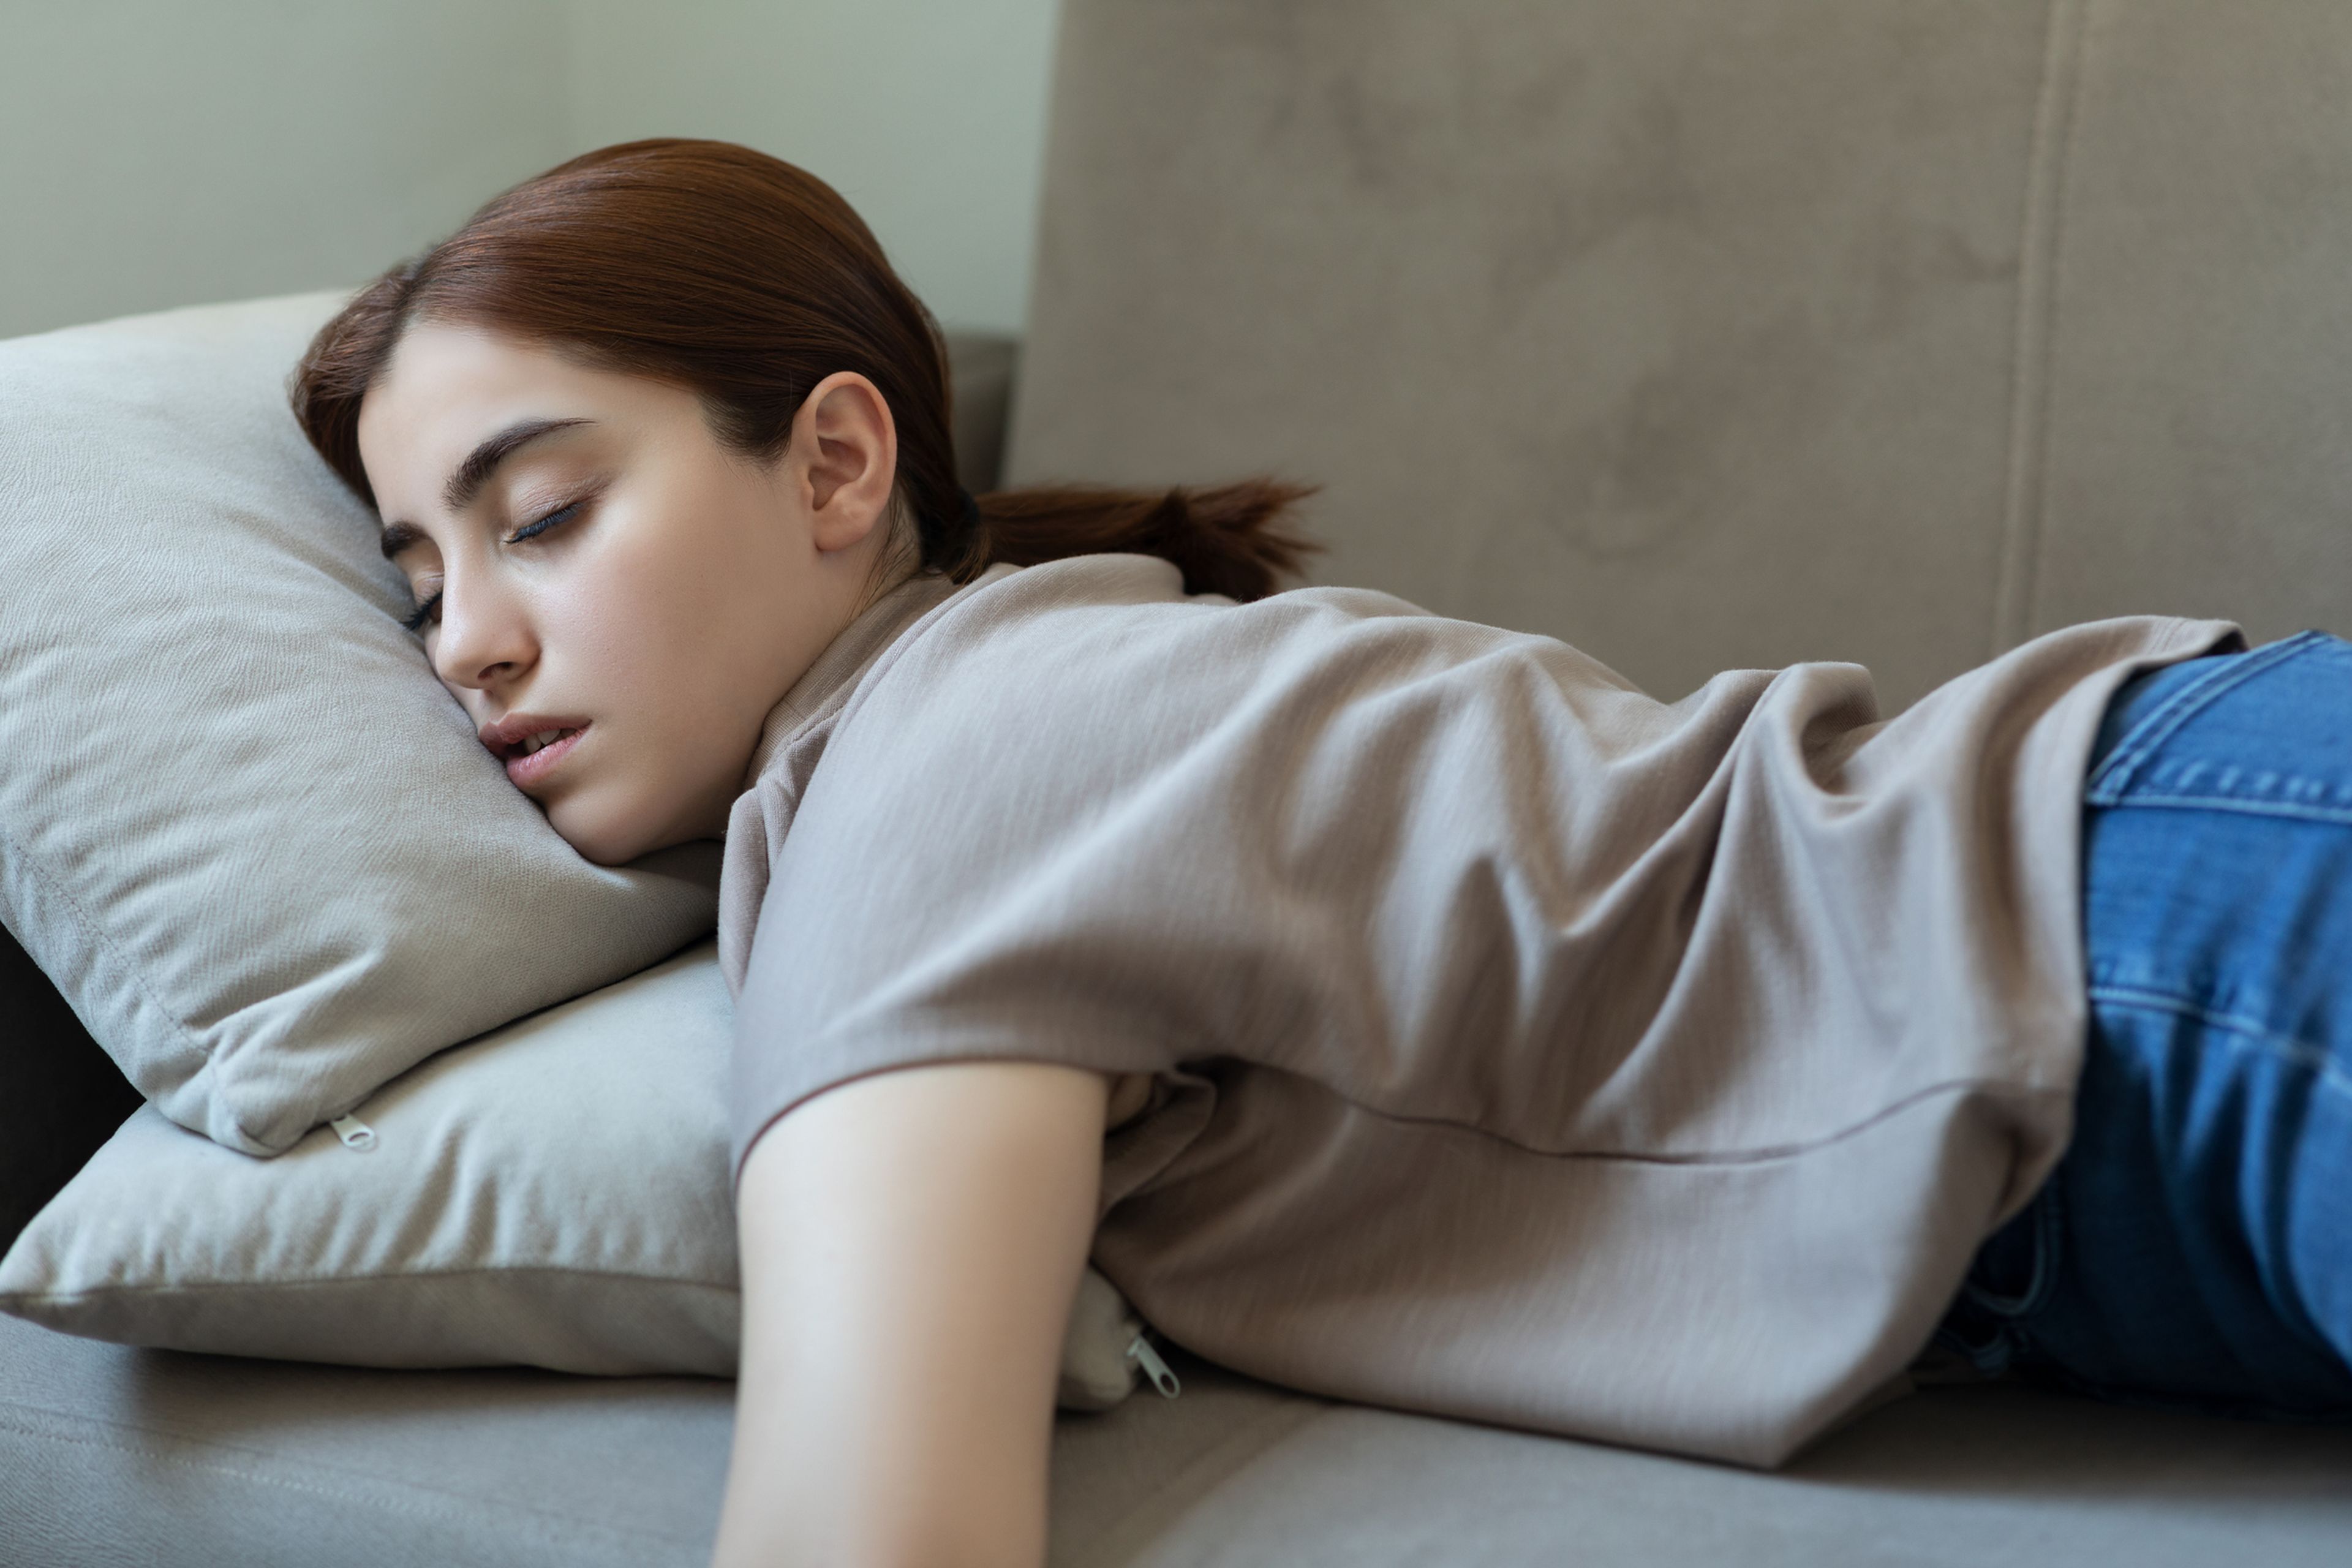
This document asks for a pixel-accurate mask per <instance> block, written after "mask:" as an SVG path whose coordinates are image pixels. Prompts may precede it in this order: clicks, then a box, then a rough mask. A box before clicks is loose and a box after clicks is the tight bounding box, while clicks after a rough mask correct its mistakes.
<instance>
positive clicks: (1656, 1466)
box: [0, 0, 2352, 1568]
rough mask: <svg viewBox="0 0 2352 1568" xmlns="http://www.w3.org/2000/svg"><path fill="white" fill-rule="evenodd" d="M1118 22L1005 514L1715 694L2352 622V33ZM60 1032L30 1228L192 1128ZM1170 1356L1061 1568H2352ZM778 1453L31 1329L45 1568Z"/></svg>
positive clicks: (2219, 1486)
mask: <svg viewBox="0 0 2352 1568" xmlns="http://www.w3.org/2000/svg"><path fill="white" fill-rule="evenodd" d="M1061 28H1062V30H1061V36H1060V42H1059V52H1058V55H1057V62H1056V69H1055V89H1054V92H1055V100H1054V106H1053V121H1052V131H1051V133H1050V138H1049V146H1048V150H1047V168H1046V178H1045V195H1044V206H1043V216H1042V219H1041V228H1040V233H1039V250H1038V259H1037V264H1036V273H1035V277H1034V284H1033V300H1034V305H1033V310H1032V314H1031V323H1030V327H1029V330H1028V333H1027V336H1026V338H1025V340H1024V342H1022V343H1021V344H1020V345H1018V349H1019V352H1018V358H1017V367H1016V362H1015V360H1014V358H1013V352H1012V345H1008V344H1005V343H1002V342H986V341H978V340H963V341H960V342H958V344H957V345H956V347H957V354H956V358H957V362H958V363H957V374H958V399H959V416H958V442H959V451H960V458H961V462H962V464H963V466H964V468H965V471H966V478H967V482H968V483H973V484H975V485H977V484H983V483H985V482H986V481H987V480H988V479H989V478H990V477H991V476H992V474H995V473H1000V472H1001V475H1002V478H1003V481H1004V482H1008V483H1019V482H1023V481H1026V480H1038V479H1094V480H1103V481H1108V482H1115V483H1123V484H1160V483H1168V482H1176V481H1184V480H1202V479H1219V478H1223V477H1227V476H1232V475H1237V474H1242V473H1250V472H1274V473H1278V474H1281V475H1283V476H1286V477H1290V478H1296V479H1305V480H1309V481H1313V482H1316V483H1318V484H1320V485H1321V486H1322V489H1321V490H1320V492H1319V494H1318V496H1317V497H1316V498H1315V500H1314V501H1313V502H1312V503H1311V505H1310V509H1309V512H1308V516H1307V522H1308V525H1309V527H1310V528H1311V529H1312V530H1313V531H1315V532H1316V533H1318V535H1319V536H1320V537H1321V538H1323V539H1324V540H1325V541H1327V542H1328V543H1329V545H1330V547H1331V548H1330V550H1329V552H1328V554H1327V555H1325V556H1324V557H1322V558H1321V559H1320V560H1319V561H1318V564H1317V566H1316V569H1315V570H1316V575H1317V576H1318V578H1319V579H1321V580H1325V581H1345V582H1353V583H1360V584H1368V585H1370V586H1375V587H1380V588H1385V589H1389V590H1391V591H1393V592H1396V593H1399V594H1402V595H1405V596H1406V597H1409V598H1411V599H1413V600H1414V601H1416V602H1418V603H1420V604H1422V605H1425V606H1427V607H1428V608H1430V609H1432V610H1435V611H1438V612H1441V613H1445V614H1450V615H1458V616H1469V617H1472V618H1476V619H1481V620H1487V621H1492V622H1496V623H1497V624H1503V625H1508V626H1518V627H1524V628H1527V629H1531V630H1536V631H1541V632H1546V633H1550V634H1553V635H1557V636H1559V637H1564V638H1566V639H1568V640H1570V641H1571V642H1573V643H1575V644H1577V645H1578V646H1579V647H1582V648H1584V649H1586V650H1587V651H1589V652H1591V653H1593V654H1594V655H1596V656H1598V657H1599V658H1602V659H1604V660H1606V661H1607V662H1609V663H1610V664H1612V666H1614V667H1615V668H1618V669H1620V670H1622V672H1624V673H1625V674H1626V675H1628V676H1629V677H1631V678H1632V679H1634V680H1636V681H1637V682H1639V683H1640V684H1642V685H1643V687H1644V688H1646V689H1650V690H1652V691H1654V692H1656V693H1659V694H1661V695H1679V694H1680V693H1682V692H1683V691H1685V690H1687V689H1690V688H1692V687H1693V686H1695V685H1696V683H1697V682H1698V681H1700V680H1701V679H1704V678H1705V677H1706V675H1708V674H1710V673H1712V672H1713V671H1715V670H1717V669H1718V668H1730V667H1743V666H1746V667H1753V666H1776V665H1780V664H1785V663H1789V662H1791V661H1796V660H1801V659H1815V658H1838V659H1853V660H1858V661H1859V662H1862V663H1864V664H1865V665H1866V666H1868V667H1869V668H1871V669H1872V670H1873V671H1874V673H1875V674H1876V675H1877V677H1878V679H1879V687H1880V690H1881V693H1882V696H1883V698H1884V700H1885V706H1886V708H1887V709H1888V710H1890V711H1891V710H1895V709H1897V708H1900V707H1901V706H1903V705H1904V704H1905V703H1906V702H1908V701H1909V700H1912V699H1914V698H1916V697H1917V696H1918V695H1919V694H1920V693H1921V692H1923V691H1925V690H1926V689H1928V688H1929V687H1930V686H1932V685H1934V684H1935V683H1936V682H1937V681H1938V680H1941V679H1945V678H1948V677H1949V676H1951V675H1953V674H1955V673H1958V671H1960V670H1962V669H1965V668H1969V667H1970V666H1971V665H1973V664H1976V663H1979V662H1980V661H1982V660H1983V659H1985V658H1989V657H1990V656H1991V655H1993V654H1995V653H1997V652H1999V651H2000V650H2001V649H2003V648H2005V647H2010V646H2012V645H2013V644H2015V643H2016V642H2018V641H2020V640H2021V639H2022V638H2024V637H2030V636H2032V635H2033V634H2034V633H2036V632H2038V631H2041V630H2043V629H2046V628H2048V627H2051V626H2058V625H2063V624H2066V623H2068V622H2072V621H2077V620H2084V619H2089V618H2095V617H2097V616H2105V615H2110V614H2120V613H2126V612H2137V611H2150V612H2165V613H2179V614H2189V615H2199V616H2226V617H2229V618H2231V619H2235V620H2237V621H2239V622H2241V623H2242V625H2244V626H2246V628H2247V630H2248V632H2249V634H2250V636H2252V637H2253V638H2255V639H2256V640H2262V639H2267V638H2270V637H2276V636H2279V635H2281V634H2283V633H2285V632H2287V631H2290V630H2293V629H2295V628H2297V627H2301V626H2321V627H2325V628H2327V629H2331V630H2336V631H2339V632H2352V533H2348V532H2347V525H2346V523H2345V521H2343V519H2342V516H2341V510H2342V508H2343V502H2344V497H2345V496H2346V495H2347V490H2348V489H2352V459H2347V456H2346V454H2347V452H2352V440H2347V428H2352V369H2347V367H2352V289H2347V286H2346V283H2345V279H2347V277H2352V98H2347V95H2346V94H2345V92H2344V91H2343V84H2344V83H2345V81H2346V80H2347V79H2352V20H2347V17H2346V16H2345V15H2344V13H2343V10H2342V7H2341V6H2340V5H2338V4H2336V0H2240V3H2236V4H2231V5H2221V4H2216V3H2214V0H2203V3H2198V0H2128V3H2125V0H1906V3H1905V4H1901V5H1892V4H1888V3H1886V0H1751V3H1746V4H1740V5H1724V4H1720V3H1712V4H1711V3H1707V0H1450V3H1449V4H1447V5H1427V4H1425V3H1422V0H1349V3H1348V4H1344V5H1341V4H1331V3H1328V0H1182V3H1181V4H1169V3H1164V0H1066V5H1065V7H1064V16H1063V21H1062V24H1061ZM778 151H780V152H782V153H785V155H787V156H789V155H790V152H791V150H790V149H788V148H786V149H778ZM1000 441H1001V444H1002V449H1001V453H1000V450H999V447H1000ZM0 1007H5V1012H0V1182H5V1186H0V1225H5V1230H0V1238H5V1236H6V1235H12V1234H13V1233H14V1231H15V1230H16V1228H18V1227H20V1226H22V1225H23V1223H24V1222H25V1220H26V1219H27V1218H28V1217H29V1216H30V1214H31V1212H32V1210H33V1209H34V1208H35V1207H37V1206H38V1205H39V1203H40V1202H41V1201H42V1200H43V1199H44V1198H45V1197H46V1196H47V1194H48V1193H49V1192H51V1191H54V1190H55V1188H56V1187H57V1185H58V1184H59V1183H61V1182H63V1181H64V1180H65V1178H66V1177H67V1176H68V1175H69V1174H70V1173H72V1171H73V1169H74V1167H75V1165H76V1164H77V1163H79V1161H80V1160H81V1159H82V1158H84V1157H86V1156H87V1155H88V1154H89V1152H90V1151H91V1150H92V1149H93V1148H95V1147H96V1146H97V1144H98V1142H100V1140H102V1139H103V1138H104V1137H105V1135H106V1133H107V1131H108V1130H109V1129H110V1127H111V1125H112V1123H113V1122H114V1121H120V1120H121V1118H122V1117H123V1116H124V1115H125V1114H127V1113H128V1112H129V1111H130V1110H131V1109H132V1108H133V1107H134V1106H135V1104H136V1103H137V1096H136V1095H135V1094H133V1093H132V1092H131V1090H130V1089H128V1087H127V1086H126V1085H124V1084H123V1083H122V1082H121V1080H120V1079H119V1077H117V1076H113V1074H112V1069H111V1068H110V1066H109V1065H108V1064H107V1062H106V1061H105V1058H103V1057H102V1056H100V1054H99V1053H98V1051H97V1048H96V1047H95V1045H94V1044H93V1043H92V1042H90V1041H89V1039H88V1037H85V1036H81V1035H80V1034H79V1025H78V1024H77V1023H76V1022H75V1020H74V1017H73V1015H72V1013H71V1012H70V1010H69V1009H68V1008H66V1007H65V1006H64V1005H63V1004H62V1002H61V1001H59V1000H58V997H57V996H56V994H54V992H52V991H49V990H48V989H47V986H46V983H45V982H44V981H43V980H42V978H41V976H40V975H39V973H38V972H37V971H36V970H34V969H33V968H32V967H31V965H30V964H29V963H28V962H26V960H25V958H24V956H23V954H22V952H21V951H19V950H16V948H14V946H13V945H9V944H0ZM2347 1223H2352V1206H2348V1207H2347ZM1924 1349H1925V1347H1923V1350H1924ZM1171 1361H1173V1362H1174V1363H1175V1364H1176V1367H1177V1370H1178V1372H1179V1373H1181V1376H1182V1379H1183V1391H1182V1393H1181V1396H1180V1397H1177V1398H1175V1399H1173V1400H1163V1399H1160V1398H1158V1397H1151V1396H1148V1395H1147V1396H1140V1397H1134V1398H1129V1400H1127V1401H1126V1402H1125V1403H1123V1404H1121V1405H1118V1406H1117V1407H1116V1408H1114V1409H1111V1410H1109V1411H1108V1412H1105V1413H1102V1414H1097V1415H1065V1416H1064V1417H1062V1418H1061V1420H1060V1422H1059V1424H1058V1426H1057V1428H1056V1432H1055V1453H1054V1501H1053V1514H1052V1539H1051V1546H1050V1557H1051V1561H1052V1562H1054V1563H1056V1564H1068V1565H1073V1568H1077V1565H1084V1568H1094V1565H1104V1568H1108V1565H1111V1564H1146V1563H1152V1564H1175V1563H1186V1564H1208V1563H1236V1564H1240V1563H1299V1564H1307V1563H1342V1562H1344V1563H1350V1564H1359V1565H1380V1564H1405V1563H1457V1562H1458V1563H1553V1562H1563V1561H1575V1562H1580V1563H1593V1564H1604V1563H1622V1564H1655V1563H1723V1562H1730V1563H1743V1564H1779V1563H1787V1564H1790V1565H1797V1564H1803V1565H1805V1568H1821V1565H1823V1564H1838V1563H1954V1564H1958V1563H1971V1564H1976V1563H2017V1564H2021V1565H2022V1564H2028V1563H2031V1564H2033V1565H2035V1568H2047V1565H2048V1564H2052V1563H2117V1562H2130V1563H2142V1564H2172V1563H2179V1564H2188V1563H2211V1562H2216V1561H2222V1560H2227V1559H2231V1558H2243V1559H2246V1560H2250V1561H2261V1562H2263V1563H2268V1564H2274V1565H2275V1564H2292V1563H2313V1564H2318V1563H2330V1564H2334V1563H2343V1562H2346V1561H2347V1560H2352V1428H2344V1427H2326V1426H2286V1425H2268V1424H2260V1423H2252V1422H2237V1421H2226V1420H2220V1419H2211V1418H2204V1417H2197V1416H2189V1415H2177V1414H2170V1413H2165V1412H2160V1411H2156V1410H2148V1409H2138V1408H2127V1407H2123V1406H2118V1405H2099V1404H2093V1403H2090V1402H2087V1401H2082V1400H2075V1399H2070V1398H2064V1397H2061V1396H2057V1395H2053V1394H2045V1393H2042V1392H2040V1391H2037V1390H2035V1389H2033V1388H2032V1387H2029V1386H2026V1385H2024V1384H2021V1383H2018V1382H2016V1381H2015V1380H2013V1379H2006V1378H2004V1379H2000V1380H1993V1381H1983V1380H1975V1379H1970V1378H1967V1377H1963V1376H1961V1375H1959V1374H1958V1373H1957V1371H1956V1370H1955V1369H1951V1368H1948V1367H1946V1366H1942V1365H1939V1364H1938V1363H1937V1362H1936V1361H1935V1360H1934V1359H1933V1358H1927V1359H1923V1361H1922V1363H1921V1364H1920V1366H1919V1367H1918V1368H1917V1369H1916V1377H1915V1382H1916V1384H1917V1386H1916V1387H1915V1388H1913V1389H1912V1390H1911V1391H1910V1392H1909V1393H1908V1394H1905V1395H1904V1396H1902V1397H1899V1398H1895V1399H1894V1400H1892V1401H1890V1402H1888V1403H1885V1404H1882V1405H1877V1406H1875V1407H1874V1408H1872V1409H1870V1410H1868V1411H1866V1412H1864V1413H1862V1414H1860V1415H1857V1416H1856V1417H1855V1418H1854V1419H1853V1420H1852V1421H1850V1422H1848V1423H1847V1424H1846V1425H1844V1426H1842V1427H1840V1428H1839V1429H1837V1430H1835V1431H1833V1432H1832V1433H1831V1434H1829V1435H1828V1436H1825V1437H1824V1438H1822V1440H1821V1441H1819V1442H1818V1443H1816V1444H1814V1445H1813V1446H1812V1447H1809V1448H1808V1449H1807V1450H1805V1451H1804V1452H1803V1453H1801V1455H1800V1456H1798V1457H1797V1458H1796V1459H1794V1460H1793V1461H1792V1462H1791V1463H1790V1464H1789V1465H1788V1466H1786V1467H1785V1468H1782V1469H1780V1470H1778V1471H1774V1472H1770V1473H1759V1472H1753V1471H1748V1470H1744V1469H1739V1468H1732V1467H1727V1466H1722V1465H1717V1464H1709V1463H1703V1462H1698V1461H1693V1460H1688V1459H1684V1458H1676V1457H1674V1456H1670V1455H1664V1454H1655V1453H1645V1452H1637V1451H1633V1450H1628V1449H1622V1448H1614V1447H1604V1446H1600V1445H1594V1444H1589V1443H1581V1442H1576V1441H1571V1440H1569V1439H1564V1438H1560V1437H1556V1436H1544V1435H1540V1434H1532V1433H1526V1432H1516V1431H1508V1430H1502V1429H1496V1428H1489V1427H1482V1426H1474V1425H1470V1424H1466V1423H1462V1422H1454V1421H1446V1420H1440V1419H1435V1418H1431V1417H1425V1416H1417V1415H1402V1414H1398V1413H1394V1412H1389V1411H1382V1410H1377V1409H1370V1408H1364V1407H1359V1406H1350V1405H1342V1404H1335V1403H1332V1402H1328V1401H1325V1400H1321V1399H1318V1398H1311V1397H1307V1396H1303V1395H1300V1394H1293V1393H1290V1392H1288V1391H1286V1390H1282V1389H1279V1388H1275V1387H1270V1386H1266V1385H1264V1384H1257V1383H1254V1382H1252V1381H1250V1380H1248V1379H1245V1378H1242V1377H1239V1376H1236V1375H1234V1374H1231V1373H1226V1372H1223V1371H1222V1370H1220V1369H1218V1368H1216V1367H1214V1366H1212V1365H1209V1364H1206V1363H1202V1362H1201V1361H1199V1360H1197V1359H1195V1358H1192V1357H1190V1356H1188V1355H1186V1354H1185V1353H1184V1352H1183V1351H1182V1349H1181V1346H1180V1347H1174V1348H1173V1349H1172V1350H1171ZM731 1404H732V1390H731V1386H730V1384H727V1383H725V1382H724V1381H721V1380H717V1379H709V1378H690V1377H619V1378H595V1377H583V1376H574V1375H565V1374H560V1373H547V1372H537V1371H530V1370H523V1369H502V1368H492V1369H471V1370H453V1371H383V1370H370V1369H361V1368H350V1367H337V1366H327V1365H310V1364H299V1363H279V1362H264V1361H249V1360H239V1359H234V1358H229V1357H221V1356H204V1355H194V1354H185V1353H179V1352H161V1351H142V1350H136V1349H130V1348H126V1347H122V1346H118V1345H113V1344H106V1343H100V1342H91V1341H85V1340H79V1339H72V1338H68V1337H66V1336H63V1335H60V1334H57V1333H53V1332H50V1331H47V1330H44V1329H39V1328H36V1327H34V1326H32V1325H30V1324H27V1323H24V1322H20V1321H14V1320H8V1319H0V1564H7V1565H9V1568H18V1565H21V1568H51V1565H56V1568H68V1565H71V1568H81V1565H93V1568H95V1565H101V1564H104V1565H113V1564H124V1565H129V1564H140V1565H150V1564H183V1563H184V1564H214V1563H222V1564H226V1563H236V1564H254V1565H274V1564H280V1563H285V1564H292V1563H310V1562H314V1561H318V1560H320V1559H322V1558H331V1559H334V1560H337V1561H341V1562H349V1563H362V1564H368V1565H371V1568H373V1565H379V1564H381V1565H394V1564H398V1565H408V1564H416V1565H424V1564H436V1565H437V1564H442V1563H502V1564H530V1563H547V1564H556V1563H562V1564H601V1563H613V1564H621V1563H630V1564H639V1565H647V1564H672V1563H676V1564H690V1563H700V1562H702V1561H704V1560H705V1558H706V1555H707V1553H708V1551H709V1544H710V1541H711V1537H712V1533H713V1530H714V1527H715V1522H716V1517H717V1507H718V1502H719V1495H720V1490H721V1487H722V1483H723V1479H724V1473H725V1465H726V1458H727V1451H728V1441H729V1426H730V1415H731Z"/></svg>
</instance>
